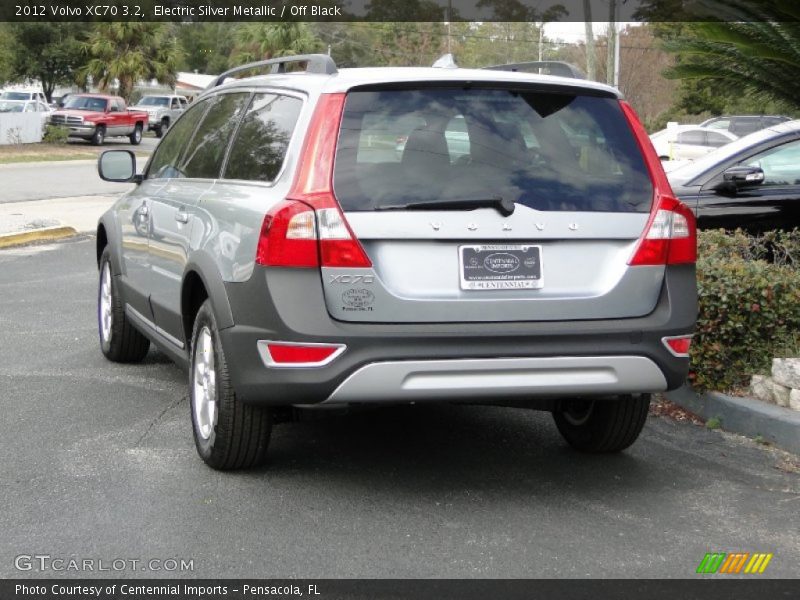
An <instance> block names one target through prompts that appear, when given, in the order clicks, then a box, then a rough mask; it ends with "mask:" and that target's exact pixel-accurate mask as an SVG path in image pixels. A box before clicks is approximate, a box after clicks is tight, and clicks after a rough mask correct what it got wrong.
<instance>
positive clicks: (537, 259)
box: [458, 244, 544, 291]
mask: <svg viewBox="0 0 800 600" xmlns="http://www.w3.org/2000/svg"><path fill="white" fill-rule="evenodd" d="M458 260H459V269H458V271H459V276H460V280H461V281H460V283H461V289H462V290H468V291H489V290H536V289H540V288H542V287H544V278H543V271H542V247H541V246H536V245H533V244H480V245H469V246H459V248H458Z"/></svg>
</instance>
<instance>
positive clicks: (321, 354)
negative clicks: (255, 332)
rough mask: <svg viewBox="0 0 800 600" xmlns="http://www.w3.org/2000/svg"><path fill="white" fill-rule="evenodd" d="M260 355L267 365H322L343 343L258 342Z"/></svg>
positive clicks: (340, 349)
mask: <svg viewBox="0 0 800 600" xmlns="http://www.w3.org/2000/svg"><path fill="white" fill-rule="evenodd" d="M258 347H259V350H260V351H261V357H262V359H263V360H264V363H265V364H266V365H267V366H268V367H295V368H298V367H323V366H325V365H327V364H329V363H330V362H332V361H333V360H334V359H336V358H337V357H338V356H339V355H340V354H341V353H342V352H344V351H345V349H346V346H345V345H344V344H312V343H307V344H298V343H295V342H272V341H266V340H261V341H259V342H258Z"/></svg>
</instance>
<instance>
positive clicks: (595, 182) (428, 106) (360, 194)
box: [334, 89, 653, 212]
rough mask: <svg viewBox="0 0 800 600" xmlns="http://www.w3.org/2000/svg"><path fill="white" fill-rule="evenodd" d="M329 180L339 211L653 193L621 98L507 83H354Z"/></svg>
mask: <svg viewBox="0 0 800 600" xmlns="http://www.w3.org/2000/svg"><path fill="white" fill-rule="evenodd" d="M334 187H335V192H336V196H337V198H338V200H339V202H340V203H341V205H342V208H343V209H344V210H346V211H370V210H380V209H382V208H383V209H385V208H390V207H391V208H402V207H403V206H405V205H407V204H412V203H413V204H417V203H424V202H439V201H442V200H445V201H446V200H464V199H473V198H476V199H477V198H496V197H502V198H504V199H508V200H513V201H514V202H516V203H520V204H524V205H526V206H529V207H531V208H534V209H537V210H548V211H606V212H647V211H648V210H649V209H650V205H651V202H652V197H653V189H652V184H651V182H650V177H649V175H648V172H647V168H646V167H645V164H644V161H643V159H642V156H641V153H640V151H639V148H638V146H637V144H636V141H635V140H634V138H633V135H632V133H631V130H630V127H629V126H628V124H627V121H626V120H625V117H624V115H623V114H622V111H621V109H620V106H619V102H618V101H616V100H615V99H613V98H605V97H596V96H581V95H574V94H562V93H550V92H547V93H543V92H539V91H513V90H505V89H423V90H391V91H356V92H351V93H350V94H348V96H347V101H346V104H345V111H344V117H343V121H342V127H341V133H340V136H339V145H338V148H337V153H336V166H335V169H334Z"/></svg>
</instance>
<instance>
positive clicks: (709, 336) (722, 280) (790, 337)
mask: <svg viewBox="0 0 800 600" xmlns="http://www.w3.org/2000/svg"><path fill="white" fill-rule="evenodd" d="M697 287H698V293H699V297H700V315H699V318H698V323H697V333H696V335H695V338H694V343H693V346H692V353H691V354H692V358H691V370H692V373H691V374H690V379H691V381H692V383H693V384H694V385H695V386H696V387H697V388H699V389H715V390H727V389H730V388H733V387H737V386H742V385H746V384H747V382H748V381H749V378H750V376H751V375H752V374H754V373H759V372H763V373H766V372H768V371H769V368H770V364H771V362H772V359H773V358H774V357H775V356H778V355H781V354H782V352H784V351H785V349H786V348H788V347H791V346H792V345H794V344H796V342H797V335H796V332H797V331H798V330H799V329H800V232H798V231H797V230H795V231H793V232H791V233H781V232H769V233H766V234H764V235H763V236H759V237H752V236H748V235H747V234H745V233H742V232H741V231H736V232H734V233H724V232H722V231H706V232H701V233H700V235H699V239H698V261H697Z"/></svg>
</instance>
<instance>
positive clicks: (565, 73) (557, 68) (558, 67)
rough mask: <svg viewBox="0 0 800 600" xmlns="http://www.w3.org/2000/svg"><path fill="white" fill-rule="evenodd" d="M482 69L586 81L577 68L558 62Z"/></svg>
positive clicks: (533, 62)
mask: <svg viewBox="0 0 800 600" xmlns="http://www.w3.org/2000/svg"><path fill="white" fill-rule="evenodd" d="M483 68H484V69H491V70H493V71H521V72H523V73H539V72H543V73H546V74H547V75H556V76H558V77H572V78H573V79H586V75H585V74H584V72H583V71H581V70H580V69H579V68H578V67H576V66H575V65H573V64H570V63H568V62H563V61H560V60H536V61H532V62H520V63H509V64H507V65H494V66H491V67H483Z"/></svg>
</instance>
